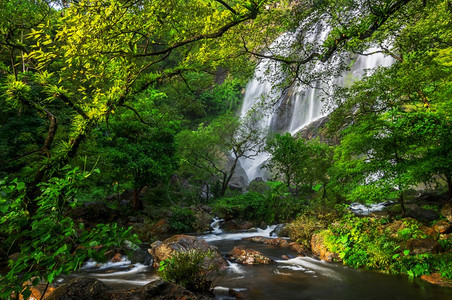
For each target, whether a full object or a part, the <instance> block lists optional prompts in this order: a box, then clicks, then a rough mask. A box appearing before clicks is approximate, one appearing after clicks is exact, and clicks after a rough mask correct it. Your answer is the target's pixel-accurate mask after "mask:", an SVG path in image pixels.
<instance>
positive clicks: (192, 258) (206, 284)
mask: <svg viewBox="0 0 452 300" xmlns="http://www.w3.org/2000/svg"><path fill="white" fill-rule="evenodd" d="M213 256H214V254H213V252H211V251H208V252H201V251H197V250H188V251H180V252H175V253H173V255H172V257H171V258H169V259H166V260H163V261H161V262H160V267H159V269H158V273H159V275H160V277H162V279H163V280H165V281H168V282H173V283H176V284H180V285H182V286H184V287H186V288H187V289H189V290H191V291H195V292H206V291H209V290H210V288H211V285H212V279H213V278H212V277H213V276H215V273H216V271H218V270H217V269H216V268H215V266H214V265H213V264H212V263H211V262H209V261H210V260H212V259H213ZM206 264H208V265H207V266H206Z"/></svg>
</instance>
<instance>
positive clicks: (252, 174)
mask: <svg viewBox="0 0 452 300" xmlns="http://www.w3.org/2000/svg"><path fill="white" fill-rule="evenodd" d="M327 34H328V28H326V27H325V26H323V24H318V26H316V27H315V28H313V30H311V31H309V32H307V33H305V36H304V41H305V43H311V45H314V47H315V46H316V45H319V44H320V43H321V42H322V41H323V40H324V39H325V38H326V35H327ZM298 35H300V32H298V31H296V32H294V33H286V34H284V35H282V36H281V37H280V38H278V39H277V40H276V41H275V42H274V43H273V46H274V48H277V47H279V48H281V44H285V45H286V46H285V47H283V50H282V51H287V50H284V49H288V47H287V44H290V43H293V42H295V41H297V36H298ZM376 50H378V49H376V48H372V49H369V50H367V53H369V54H368V55H359V56H355V57H354V58H353V59H352V60H351V61H350V64H351V68H349V70H348V71H345V72H339V73H337V72H336V73H335V72H329V70H335V69H338V68H337V67H338V66H339V64H340V63H341V61H340V59H339V58H332V59H330V60H329V61H328V62H326V63H320V62H315V63H313V65H312V66H311V67H310V70H311V72H312V74H314V76H311V80H310V81H309V83H307V84H306V83H300V82H294V83H292V84H291V85H290V86H289V87H288V88H286V89H281V88H279V89H278V88H275V86H278V85H279V84H280V83H281V82H282V80H283V79H284V78H281V70H282V69H281V63H279V62H276V61H272V60H269V59H263V60H262V61H261V62H260V63H259V65H258V66H257V67H256V70H255V73H254V76H253V79H252V80H251V81H250V82H249V83H248V85H247V88H246V91H245V97H244V102H243V105H242V109H241V113H240V116H241V117H242V118H244V117H246V116H247V115H249V114H252V113H253V112H254V111H258V112H259V113H261V114H262V115H263V117H262V118H261V119H260V122H261V124H260V125H261V126H262V127H263V128H266V129H267V130H268V132H269V133H271V132H280V133H283V132H290V133H291V134H292V135H293V134H296V133H297V132H298V131H300V130H301V129H303V128H304V127H305V126H307V125H309V124H310V123H312V122H314V121H316V120H318V119H319V118H321V117H324V116H326V115H327V114H328V113H329V111H328V109H326V108H325V107H324V106H323V103H326V102H328V100H329V98H330V95H331V92H332V90H333V88H334V87H335V86H344V85H346V84H350V83H351V82H353V81H354V80H357V79H359V78H360V77H361V76H362V75H363V74H364V73H365V72H366V71H367V70H372V69H375V68H377V67H379V66H390V65H391V64H392V63H393V59H392V58H390V57H388V56H385V55H383V54H382V53H378V51H376ZM374 52H377V53H374ZM370 53H374V54H371V55H370ZM279 54H281V53H279ZM342 62H343V61H342ZM316 74H317V77H315V75H316ZM319 74H320V76H319ZM330 103H331V102H330ZM268 158H269V154H268V153H265V152H262V153H260V154H259V155H258V156H256V157H254V158H253V159H242V160H241V161H240V163H241V166H242V168H243V169H244V170H245V172H246V174H247V176H248V180H249V181H251V180H253V179H254V178H257V177H264V178H267V177H268V176H269V174H266V171H265V170H263V169H262V168H261V167H262V166H263V164H264V163H265V161H266V160H267V159H268Z"/></svg>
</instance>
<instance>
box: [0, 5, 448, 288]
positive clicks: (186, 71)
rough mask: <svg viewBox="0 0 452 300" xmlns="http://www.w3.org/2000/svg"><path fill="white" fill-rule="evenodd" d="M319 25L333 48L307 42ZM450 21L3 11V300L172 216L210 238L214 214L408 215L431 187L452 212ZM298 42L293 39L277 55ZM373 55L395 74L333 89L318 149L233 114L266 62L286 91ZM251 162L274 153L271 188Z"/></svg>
mask: <svg viewBox="0 0 452 300" xmlns="http://www.w3.org/2000/svg"><path fill="white" fill-rule="evenodd" d="M319 21H322V22H324V24H325V26H328V27H329V28H330V30H329V32H328V34H327V37H326V38H325V40H324V41H323V42H322V43H320V44H316V43H314V42H313V41H306V32H308V31H309V30H310V28H313V27H314V26H315V25H316V24H318V22H319ZM451 23H452V2H451V1H450V0H436V1H433V0H424V1H415V0H375V1H348V0H347V1H345V0H328V1H295V0H294V1H289V0H287V1H284V0H281V1H276V0H247V1H236V0H231V1H220V0H190V1H188V0H187V1H185V0H179V1H178V0H161V1H151V0H112V1H103V0H81V1H75V0H74V1H51V0H37V1H31V0H7V1H2V2H1V3H0V82H1V86H0V89H1V90H0V178H2V179H1V180H0V185H1V186H0V212H1V221H0V229H1V230H0V261H2V262H3V265H4V266H6V265H7V264H9V267H7V269H8V272H7V273H5V275H2V277H1V285H0V286H1V288H0V292H1V294H2V295H3V296H5V297H6V296H8V295H11V293H12V292H21V291H22V283H23V282H25V281H27V280H29V279H30V278H35V276H38V277H39V278H42V279H45V280H47V281H49V282H52V281H53V279H54V278H55V277H56V276H58V275H59V274H61V273H68V272H71V271H73V270H75V269H77V268H78V267H80V265H81V264H82V263H83V262H84V261H85V260H86V259H87V258H88V257H95V258H98V259H101V258H102V257H103V254H104V253H105V251H107V250H108V249H109V248H111V247H119V246H121V245H123V242H124V240H129V241H132V242H136V243H137V242H138V238H137V236H136V235H135V234H138V237H139V239H141V240H142V241H145V242H150V241H152V240H153V239H155V238H156V237H155V236H154V235H153V233H152V230H151V229H152V228H153V226H154V225H155V224H156V223H157V222H159V221H160V220H162V219H164V220H165V222H166V225H165V226H167V227H166V228H165V231H168V232H173V233H179V232H195V231H200V232H202V231H204V230H207V229H208V224H209V221H210V218H211V217H212V216H213V215H220V214H221V215H224V216H229V217H230V218H236V219H237V218H238V219H242V220H250V221H252V222H254V223H255V224H257V225H258V226H259V225H261V224H262V223H264V224H265V223H266V224H271V223H277V222H287V221H293V220H296V222H297V220H298V222H302V221H303V220H304V221H303V222H304V223H309V220H311V221H312V219H310V218H311V217H310V214H311V212H312V211H316V210H318V209H320V208H321V209H327V210H329V211H334V210H337V209H338V207H339V206H341V207H343V205H346V204H349V203H351V202H355V201H358V202H364V203H375V202H384V201H388V200H392V201H396V202H397V203H399V204H398V205H396V206H395V209H394V210H395V211H396V213H397V215H398V216H404V215H405V214H406V213H407V209H406V205H405V203H406V202H407V201H408V202H409V201H411V200H413V199H414V197H415V196H416V195H418V194H419V191H423V192H427V191H429V192H430V193H433V194H435V195H437V196H438V197H440V198H441V199H443V200H442V201H443V202H441V203H442V204H443V203H446V202H447V201H449V202H450V199H451V195H452V151H451V150H452V126H451V122H452V121H451V114H452V102H451V101H452V100H451V99H452V80H451V77H452V24H451ZM288 31H290V32H295V31H298V32H300V34H299V35H298V40H297V41H296V42H293V43H290V44H286V43H280V44H275V43H274V41H275V40H276V38H277V37H279V36H280V35H281V34H283V33H284V32H288ZM270 45H271V46H270ZM368 49H377V50H372V51H375V52H380V53H383V54H384V55H387V56H390V57H392V58H393V60H394V62H393V64H392V65H391V66H390V67H385V68H383V67H382V68H378V69H377V70H375V71H374V72H371V73H369V74H367V75H366V76H364V77H363V78H362V79H360V80H349V82H348V83H347V84H346V85H345V86H340V87H339V86H336V87H331V89H330V90H329V91H330V94H329V95H328V97H326V99H328V100H325V106H326V107H330V108H332V109H333V112H332V113H331V114H330V115H329V117H328V123H327V125H326V126H324V127H322V128H321V129H319V130H318V131H319V132H317V133H316V134H315V136H314V138H312V139H310V140H307V139H304V138H300V137H298V138H297V137H296V136H294V137H293V136H291V135H290V134H285V133H284V132H268V130H267V129H266V128H261V127H260V126H258V122H256V120H257V119H259V118H261V117H262V116H261V115H259V112H260V110H259V111H258V110H255V111H253V112H252V113H250V114H249V115H248V116H246V117H244V118H239V117H237V116H238V112H239V110H240V107H241V104H242V101H243V95H244V89H245V88H246V84H247V82H248V81H249V80H250V79H251V77H252V75H253V71H254V69H255V67H256V65H257V64H258V63H259V62H260V61H262V59H271V60H273V61H277V62H278V66H279V67H278V68H279V73H278V74H279V76H278V78H273V79H272V80H273V82H274V89H275V90H278V91H281V90H284V89H285V88H288V87H289V86H292V85H295V84H305V85H309V84H310V83H312V82H314V81H315V80H318V79H319V78H320V79H321V78H326V77H327V76H331V75H332V74H341V73H342V72H344V71H346V70H348V69H350V68H351V66H352V64H353V61H354V60H356V55H358V54H361V55H363V54H364V55H366V53H367V55H369V52H366V51H367V50H368ZM282 50H284V51H282ZM333 60H334V61H335V63H334V64H333V63H332V61H333ZM337 61H339V62H337ZM319 63H321V64H325V65H330V66H331V67H330V68H323V69H320V71H319V68H316V65H317V64H319ZM267 100H268V101H267V102H266V104H265V105H268V104H269V103H270V104H271V103H274V101H275V100H277V99H267ZM263 106H264V104H263ZM256 151H258V152H259V151H266V152H268V153H269V154H271V155H272V157H271V159H270V160H269V161H268V163H267V164H266V166H265V168H266V169H268V170H269V171H270V172H271V174H272V180H269V181H268V182H260V181H254V182H252V184H251V185H250V187H248V188H247V189H246V186H242V187H239V188H237V186H236V185H234V184H233V183H234V176H236V174H237V172H238V170H239V169H240V163H239V161H240V160H239V159H245V158H248V159H249V158H251V159H252V156H253V155H254V153H255V152H256ZM206 206H208V207H211V208H213V212H212V211H209V212H206V211H205V207H206ZM112 212H113V213H112ZM90 214H91V215H90ZM297 217H298V219H297ZM300 218H305V219H302V221H300V220H301V219H300ZM100 223H102V224H100ZM118 223H119V225H117V224H118ZM295 224H296V223H295ZM118 226H119V227H120V226H123V227H124V228H126V227H128V229H119V227H118ZM129 226H130V227H129ZM312 226H313V228H314V227H315V226H317V225H315V224H314V225H312ZM121 228H122V227H121ZM297 234H298V236H299V237H300V236H303V233H300V232H298V233H297ZM442 243H443V244H444V245H443V246H444V247H445V249H449V248H450V247H451V244H452V243H451V242H450V237H449V238H448V239H447V240H446V242H442ZM14 253H19V254H18V256H16V257H15V258H14V261H12V260H11V255H12V254H14ZM344 253H345V252H344ZM344 255H345V254H344ZM391 255H392V254H391ZM393 259H394V260H397V259H398V257H394V258H393ZM444 259H445V258H444V257H443V258H442V260H444ZM351 260H353V259H351ZM8 261H9V263H8ZM444 261H445V262H446V263H447V262H450V251H449V260H444ZM409 263H412V262H411V261H410V262H409ZM407 264H408V263H407ZM358 266H360V265H358ZM435 266H436V265H435ZM360 267H362V265H361V266H360ZM385 267H386V265H384V266H381V268H385ZM449 267H450V265H449ZM438 268H441V267H438ZM445 269H446V270H448V271H445V272H444V274H445V275H444V276H446V277H450V276H451V272H452V270H451V269H448V267H447V266H446V267H445ZM407 270H410V269H409V268H408V269H407ZM442 270H443V269H442ZM399 271H400V270H399ZM405 272H406V271H405ZM446 273H447V274H446Z"/></svg>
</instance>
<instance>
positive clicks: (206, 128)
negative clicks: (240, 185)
mask: <svg viewBox="0 0 452 300" xmlns="http://www.w3.org/2000/svg"><path fill="white" fill-rule="evenodd" d="M263 138H264V132H263V130H262V128H260V126H259V122H258V120H257V119H256V118H245V119H242V120H239V119H238V118H236V117H233V116H230V115H226V116H222V117H220V118H218V119H215V120H214V121H212V122H211V123H210V124H208V125H205V124H201V125H200V126H199V128H198V130H197V131H190V130H184V131H182V132H180V133H179V134H178V136H177V142H178V145H179V148H178V154H179V156H180V159H181V160H180V165H181V169H180V173H181V174H184V175H186V176H191V177H193V179H194V180H195V181H198V182H201V184H200V185H201V186H203V187H204V186H209V185H212V186H215V184H217V183H218V184H219V185H220V188H219V191H218V194H219V196H224V194H225V192H226V190H227V188H228V184H229V182H230V180H231V178H232V176H233V174H234V172H235V169H236V167H237V163H238V160H239V159H240V158H243V157H252V156H255V155H256V154H254V153H256V152H259V151H260V148H261V142H262V140H263ZM250 153H251V154H250ZM207 194H209V193H207Z"/></svg>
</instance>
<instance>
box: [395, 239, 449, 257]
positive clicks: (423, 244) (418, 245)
mask: <svg viewBox="0 0 452 300" xmlns="http://www.w3.org/2000/svg"><path fill="white" fill-rule="evenodd" d="M404 248H406V249H408V250H410V253H411V254H423V253H434V254H435V253H438V252H440V251H441V245H440V244H439V243H438V241H436V240H434V239H431V238H427V239H411V240H408V241H406V243H405V247H404Z"/></svg>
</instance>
